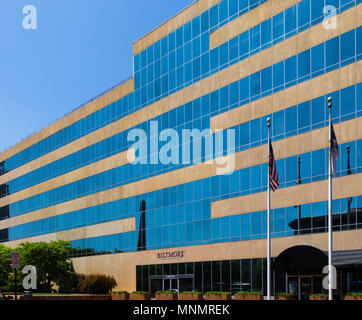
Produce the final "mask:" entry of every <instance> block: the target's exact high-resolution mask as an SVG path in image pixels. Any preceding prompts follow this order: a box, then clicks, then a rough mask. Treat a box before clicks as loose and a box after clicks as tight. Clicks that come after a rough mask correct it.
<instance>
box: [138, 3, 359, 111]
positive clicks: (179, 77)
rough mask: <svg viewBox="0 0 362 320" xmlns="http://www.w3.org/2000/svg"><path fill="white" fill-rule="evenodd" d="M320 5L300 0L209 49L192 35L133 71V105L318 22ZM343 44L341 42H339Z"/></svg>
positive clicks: (149, 100)
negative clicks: (189, 40) (177, 46)
mask: <svg viewBox="0 0 362 320" xmlns="http://www.w3.org/2000/svg"><path fill="white" fill-rule="evenodd" d="M355 3H356V2H355V1H354V0H352V1H350V2H349V3H348V5H347V4H343V3H342V4H341V8H339V2H338V1H337V2H336V1H335V2H334V4H336V5H337V7H336V13H339V12H340V11H342V10H345V9H346V8H349V7H350V5H354V4H355ZM323 8H324V0H315V1H312V6H311V3H310V0H303V1H302V2H300V3H298V4H296V5H295V6H293V7H291V8H289V9H287V10H286V11H284V12H281V13H280V14H278V15H276V16H274V17H273V18H271V19H268V20H266V21H264V22H263V23H261V24H259V25H257V26H255V27H253V28H252V29H250V30H247V31H246V32H244V33H242V34H241V35H239V36H237V37H235V38H233V39H231V40H230V41H227V42H225V43H224V44H222V45H221V46H219V47H217V48H215V49H213V50H211V51H209V34H208V33H204V34H203V35H202V36H201V37H200V36H198V37H196V38H195V39H193V40H192V41H191V42H188V43H187V44H185V45H184V46H181V47H179V48H177V49H175V50H174V51H171V52H169V53H168V54H167V55H166V56H163V57H162V58H160V59H156V60H155V61H153V62H151V63H149V64H148V65H147V66H146V67H145V68H143V69H141V70H139V71H138V72H135V95H136V104H137V105H138V104H139V103H140V104H141V105H142V106H145V105H147V104H150V103H152V102H155V101H157V100H159V99H162V98H164V97H166V96H167V95H169V94H172V93H173V92H175V91H177V90H180V89H182V88H184V87H187V86H189V85H190V84H192V83H195V82H197V81H199V80H201V79H202V78H205V77H207V76H209V75H210V74H212V73H215V72H218V71H220V70H221V69H223V68H226V67H228V66H230V65H232V64H234V63H236V62H238V61H241V60H243V59H246V58H248V57H250V56H251V55H254V54H256V53H257V52H259V51H261V50H264V49H266V48H267V47H270V46H272V45H274V44H276V43H277V42H280V41H283V40H285V39H287V38H289V37H291V36H294V35H295V34H297V33H300V32H302V31H303V30H305V29H306V28H309V27H310V26H311V25H314V24H316V23H320V22H321V21H322V19H323V18H324V13H323ZM311 12H313V13H314V15H313V14H312V13H311ZM306 21H307V22H306ZM348 40H349V39H346V40H345V41H344V42H347V41H348ZM344 45H345V43H343V44H342V46H344ZM346 45H348V44H346ZM150 48H151V47H150ZM342 56H343V53H342ZM342 60H345V59H342Z"/></svg>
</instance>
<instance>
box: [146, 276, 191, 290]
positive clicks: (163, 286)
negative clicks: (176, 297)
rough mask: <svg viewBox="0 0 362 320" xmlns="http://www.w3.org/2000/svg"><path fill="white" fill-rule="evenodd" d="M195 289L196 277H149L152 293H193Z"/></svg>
mask: <svg viewBox="0 0 362 320" xmlns="http://www.w3.org/2000/svg"><path fill="white" fill-rule="evenodd" d="M193 287H194V275H193V274H182V275H154V276H150V277H149V288H150V292H151V293H152V294H154V293H155V292H156V291H176V292H177V293H180V292H183V291H192V290H193Z"/></svg>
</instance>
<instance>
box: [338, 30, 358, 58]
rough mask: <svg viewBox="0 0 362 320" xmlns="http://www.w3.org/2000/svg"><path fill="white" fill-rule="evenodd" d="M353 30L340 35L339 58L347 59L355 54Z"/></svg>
mask: <svg viewBox="0 0 362 320" xmlns="http://www.w3.org/2000/svg"><path fill="white" fill-rule="evenodd" d="M355 49H356V48H355V30H352V31H350V32H347V33H345V34H342V35H341V60H342V61H343V60H347V59H348V58H351V57H353V56H354V55H355Z"/></svg>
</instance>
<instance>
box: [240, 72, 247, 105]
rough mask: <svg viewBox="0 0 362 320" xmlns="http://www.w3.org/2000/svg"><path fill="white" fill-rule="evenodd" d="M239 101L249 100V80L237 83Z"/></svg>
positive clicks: (244, 79)
mask: <svg viewBox="0 0 362 320" xmlns="http://www.w3.org/2000/svg"><path fill="white" fill-rule="evenodd" d="M239 90H240V101H243V100H245V99H248V98H249V78H248V77H247V78H243V79H241V80H240V81H239Z"/></svg>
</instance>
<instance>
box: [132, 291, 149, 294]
mask: <svg viewBox="0 0 362 320" xmlns="http://www.w3.org/2000/svg"><path fill="white" fill-rule="evenodd" d="M132 293H137V294H149V292H147V291H133V292H132Z"/></svg>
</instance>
